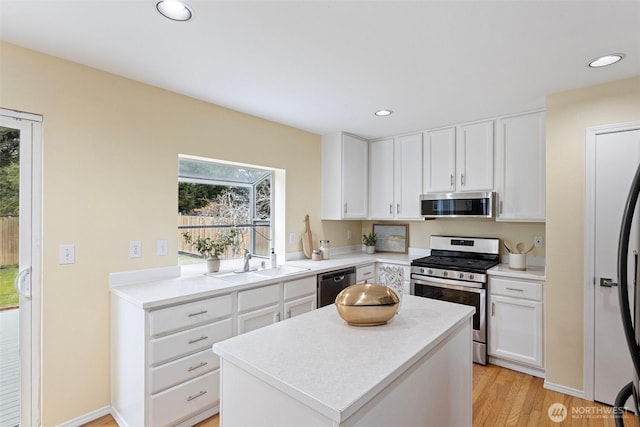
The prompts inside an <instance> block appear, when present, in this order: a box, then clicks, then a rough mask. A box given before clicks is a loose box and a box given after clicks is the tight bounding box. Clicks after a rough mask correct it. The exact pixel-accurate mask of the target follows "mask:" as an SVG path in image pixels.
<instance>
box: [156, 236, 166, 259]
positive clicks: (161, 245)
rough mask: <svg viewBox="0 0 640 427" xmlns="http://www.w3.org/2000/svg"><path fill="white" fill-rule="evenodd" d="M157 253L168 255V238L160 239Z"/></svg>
mask: <svg viewBox="0 0 640 427" xmlns="http://www.w3.org/2000/svg"><path fill="white" fill-rule="evenodd" d="M157 253H158V256H167V241H166V240H158V245H157Z"/></svg>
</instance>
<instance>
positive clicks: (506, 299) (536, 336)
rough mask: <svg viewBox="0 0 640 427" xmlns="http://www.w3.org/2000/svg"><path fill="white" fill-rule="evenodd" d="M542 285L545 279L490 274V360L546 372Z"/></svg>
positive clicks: (513, 367)
mask: <svg viewBox="0 0 640 427" xmlns="http://www.w3.org/2000/svg"><path fill="white" fill-rule="evenodd" d="M542 288H543V285H542V282H537V281H529V280H523V279H511V278H504V277H493V276H490V277H489V309H488V312H489V313H488V317H489V321H488V331H489V356H490V362H494V363H496V364H499V365H501V364H502V365H504V364H503V363H501V362H502V361H504V362H506V365H505V366H507V367H510V368H512V369H516V370H521V371H523V372H527V373H532V374H534V375H538V376H541V374H543V373H544V371H542V369H543V368H544V360H543V349H542V343H543V337H542V333H543V327H542V316H543V303H542V292H543V289H542ZM519 368H520V369H519ZM528 368H531V369H528Z"/></svg>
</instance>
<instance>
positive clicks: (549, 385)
mask: <svg viewBox="0 0 640 427" xmlns="http://www.w3.org/2000/svg"><path fill="white" fill-rule="evenodd" d="M543 387H544V388H546V389H547V390H551V391H557V392H558V393H564V394H568V395H569V396H574V397H579V398H580V399H584V400H591V399H587V397H586V396H585V394H584V390H577V389H575V388H571V387H566V386H563V385H560V384H553V383H550V382H549V381H545V382H544V385H543Z"/></svg>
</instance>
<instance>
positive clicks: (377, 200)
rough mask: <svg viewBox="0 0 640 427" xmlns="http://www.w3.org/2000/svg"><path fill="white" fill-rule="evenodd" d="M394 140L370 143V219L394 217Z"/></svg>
mask: <svg viewBox="0 0 640 427" xmlns="http://www.w3.org/2000/svg"><path fill="white" fill-rule="evenodd" d="M393 155H394V141H393V138H389V139H383V140H379V141H371V142H370V143H369V217H370V218H372V219H393V217H394V210H395V206H394V205H395V204H394V194H393V192H394V179H393V178H394V159H393Z"/></svg>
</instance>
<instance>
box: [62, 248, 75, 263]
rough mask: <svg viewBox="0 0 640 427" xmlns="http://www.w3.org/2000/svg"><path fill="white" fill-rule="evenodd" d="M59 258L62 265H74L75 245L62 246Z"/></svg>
mask: <svg viewBox="0 0 640 427" xmlns="http://www.w3.org/2000/svg"><path fill="white" fill-rule="evenodd" d="M58 257H59V263H60V264H74V263H75V262H76V247H75V245H60V247H59V252H58Z"/></svg>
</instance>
